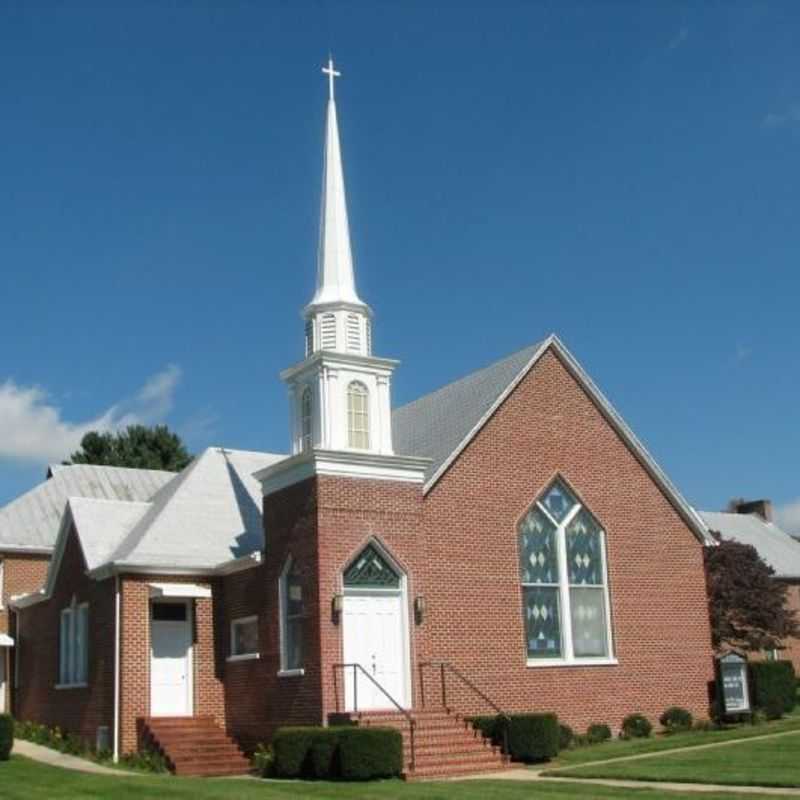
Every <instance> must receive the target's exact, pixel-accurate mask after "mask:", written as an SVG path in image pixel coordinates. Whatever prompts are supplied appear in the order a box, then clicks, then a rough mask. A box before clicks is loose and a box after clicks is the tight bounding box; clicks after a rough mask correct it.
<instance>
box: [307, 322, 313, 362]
mask: <svg viewBox="0 0 800 800" xmlns="http://www.w3.org/2000/svg"><path fill="white" fill-rule="evenodd" d="M313 352H314V320H311V319H309V320H306V356H307V357H308V356H310V355H311V354H312V353H313Z"/></svg>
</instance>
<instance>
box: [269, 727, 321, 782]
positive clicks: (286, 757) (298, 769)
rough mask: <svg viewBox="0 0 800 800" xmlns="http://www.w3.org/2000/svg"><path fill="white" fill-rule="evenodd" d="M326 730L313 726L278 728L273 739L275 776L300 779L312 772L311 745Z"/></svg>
mask: <svg viewBox="0 0 800 800" xmlns="http://www.w3.org/2000/svg"><path fill="white" fill-rule="evenodd" d="M324 730H325V728H320V727H314V726H311V725H307V726H298V727H291V728H289V727H287V728H278V730H277V731H275V735H274V736H273V737H272V752H273V753H274V754H275V774H276V775H278V776H279V777H281V778H299V777H301V776H304V775H308V774H309V773H310V772H311V764H310V754H311V743H312V742H313V741H314V737H315V736H318V735H319V734H320V732H322V731H324Z"/></svg>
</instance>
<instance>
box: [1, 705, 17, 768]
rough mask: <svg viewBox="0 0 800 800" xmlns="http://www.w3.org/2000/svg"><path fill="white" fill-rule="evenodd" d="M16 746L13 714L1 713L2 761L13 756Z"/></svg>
mask: <svg viewBox="0 0 800 800" xmlns="http://www.w3.org/2000/svg"><path fill="white" fill-rule="evenodd" d="M13 747H14V718H13V717H12V716H11V714H0V761H8V759H9V758H11V750H12V749H13Z"/></svg>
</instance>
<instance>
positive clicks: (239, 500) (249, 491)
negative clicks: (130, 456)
mask: <svg viewBox="0 0 800 800" xmlns="http://www.w3.org/2000/svg"><path fill="white" fill-rule="evenodd" d="M285 457H286V456H284V455H276V454H274V453H257V452H250V451H246V450H224V449H221V448H217V447H210V448H208V449H207V450H205V451H204V452H203V453H201V454H200V455H199V456H197V457H196V458H195V459H194V461H192V463H191V464H189V466H188V467H186V469H184V470H183V471H182V472H181V473H179V474H178V476H177V477H176V478H175V480H174V481H171V482H170V483H168V484H167V485H165V486H164V487H163V488H162V489H161V490H160V491H159V492H158V493H157V494H156V495H155V496H154V497H153V499H152V502H151V503H150V504H149V506H148V507H147V509H146V510H145V512H144V514H142V516H141V518H140V519H138V520H137V521H136V523H135V525H133V527H132V528H131V530H130V531H129V532H127V533H126V535H125V536H124V537H121V538H120V539H119V540H118V543H117V546H116V547H115V548H114V551H113V552H112V553H111V555H110V556H109V558H108V561H109V562H110V563H113V564H114V565H115V566H116V567H118V568H120V569H123V568H125V567H138V568H154V567H170V568H179V569H190V570H196V569H214V568H216V567H218V566H219V565H220V564H223V563H225V562H228V561H231V560H232V559H235V558H240V557H242V556H247V555H250V554H251V553H254V552H256V551H259V550H261V549H262V548H263V546H264V534H263V528H262V521H261V486H260V484H259V482H258V481H257V480H256V479H255V478H254V477H253V473H254V472H256V471H257V470H260V469H264V468H265V467H267V466H269V465H270V464H273V463H275V462H276V461H280V460H282V459H284V458H285Z"/></svg>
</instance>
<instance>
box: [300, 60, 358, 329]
mask: <svg viewBox="0 0 800 800" xmlns="http://www.w3.org/2000/svg"><path fill="white" fill-rule="evenodd" d="M322 71H323V73H325V74H326V75H327V76H328V119H327V126H326V140H325V168H324V173H323V179H322V207H321V219H320V229H319V252H318V256H317V259H318V260H317V288H316V292H315V293H314V297H313V299H312V300H311V303H310V304H309V306H308V307H307V308H306V313H307V314H308V313H310V312H311V313H313V311H312V310H313V307H314V306H320V305H326V306H327V305H330V304H339V303H343V304H348V305H352V306H364V305H365V304H364V303H363V302H362V301H361V299H360V298H359V296H358V294H357V292H356V285H355V277H354V273H353V254H352V250H351V248H350V229H349V226H348V222H347V201H346V199H345V190H344V172H343V170H342V152H341V148H340V146H339V126H338V123H337V119H336V101H335V99H334V80H335V79H336V78H338V77H339V76H340V75H341V73H340V72H339V71H338V70H336V69H334V66H333V59H332V58H328V64H327V66H325V67H323V68H322Z"/></svg>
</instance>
